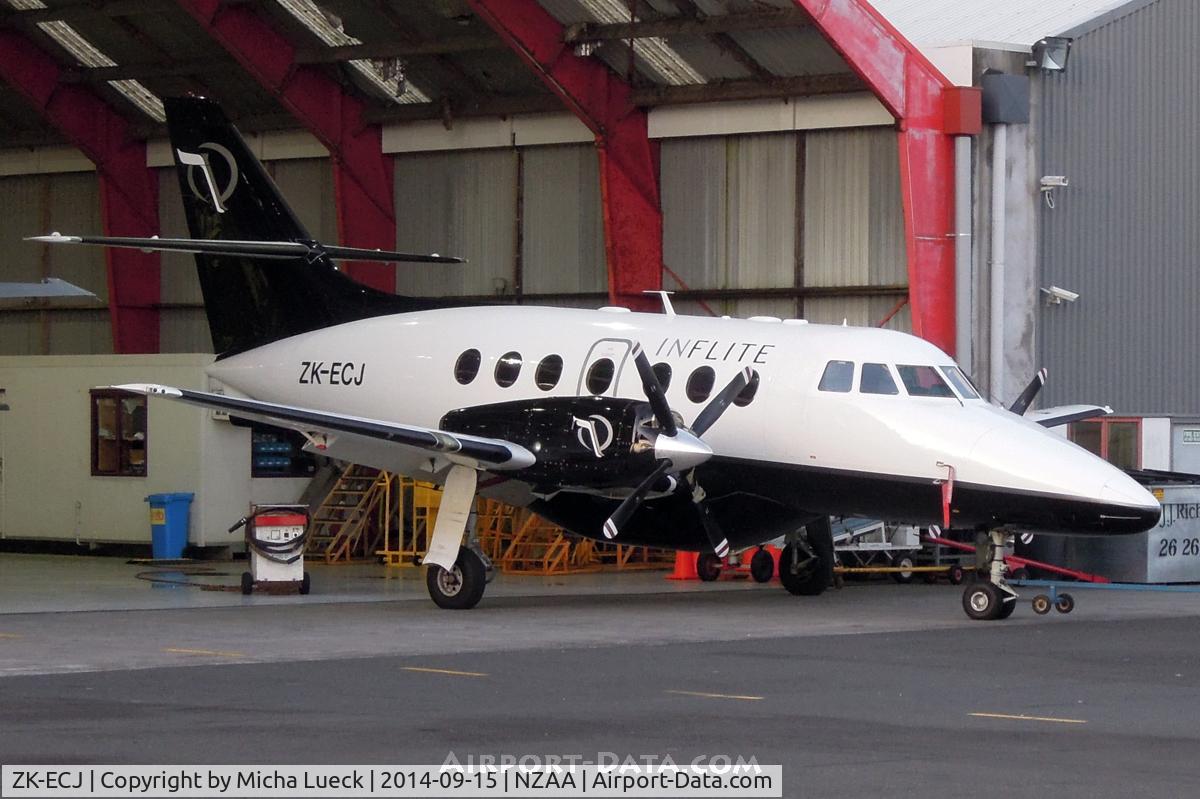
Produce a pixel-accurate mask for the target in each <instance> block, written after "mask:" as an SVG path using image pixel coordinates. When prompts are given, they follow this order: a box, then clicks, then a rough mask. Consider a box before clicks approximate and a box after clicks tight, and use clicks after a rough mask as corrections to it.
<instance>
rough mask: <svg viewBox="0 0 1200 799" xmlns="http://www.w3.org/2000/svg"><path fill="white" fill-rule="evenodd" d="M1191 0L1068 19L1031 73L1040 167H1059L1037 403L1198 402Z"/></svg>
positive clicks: (1175, 409) (1149, 406) (1198, 410)
mask: <svg viewBox="0 0 1200 799" xmlns="http://www.w3.org/2000/svg"><path fill="white" fill-rule="evenodd" d="M1197 40H1200V5H1198V4H1196V3H1195V2H1193V1H1192V0H1160V2H1157V3H1154V4H1152V5H1149V6H1146V7H1143V8H1141V9H1139V10H1137V11H1135V12H1134V13H1132V14H1127V15H1124V16H1117V17H1115V18H1108V19H1105V20H1103V24H1101V25H1100V26H1099V27H1097V28H1095V29H1094V30H1083V31H1078V32H1076V40H1075V44H1074V47H1073V49H1072V52H1071V60H1070V63H1069V66H1068V69H1067V71H1066V72H1065V73H1064V74H1060V75H1048V76H1045V77H1044V78H1043V79H1042V106H1041V115H1040V120H1039V121H1040V124H1041V131H1040V138H1041V146H1040V149H1041V169H1042V173H1043V174H1047V175H1066V176H1067V177H1068V178H1069V179H1070V181H1071V185H1070V187H1069V188H1067V189H1062V190H1059V191H1057V192H1055V200H1056V207H1055V208H1054V210H1049V209H1043V211H1042V225H1041V235H1040V243H1039V255H1040V261H1041V270H1042V285H1044V286H1048V285H1051V284H1055V285H1058V286H1061V287H1063V288H1068V289H1071V290H1072V291H1077V292H1079V294H1080V295H1081V296H1080V299H1079V301H1078V302H1075V303H1073V304H1063V305H1054V306H1044V305H1043V306H1042V308H1041V312H1040V331H1039V338H1040V350H1041V354H1042V359H1043V362H1044V364H1045V365H1046V366H1047V367H1048V368H1049V370H1050V381H1049V383H1048V384H1047V386H1046V395H1045V402H1047V403H1051V404H1055V403H1062V402H1076V401H1084V400H1090V401H1098V402H1104V403H1108V404H1110V405H1112V406H1113V407H1114V408H1115V409H1116V410H1117V412H1118V413H1130V414H1187V415H1197V414H1200V376H1198V363H1200V360H1198V356H1197V351H1196V343H1197V342H1198V341H1200V312H1198V311H1197V298H1198V297H1200V264H1198V263H1197V261H1198V260H1200V224H1198V223H1197V220H1198V219H1200V151H1198V150H1197V147H1196V131H1197V130H1200V94H1198V93H1197V92H1196V90H1195V86H1194V84H1193V83H1192V81H1191V78H1192V76H1194V75H1196V74H1198V73H1200V48H1197V47H1196V42H1197Z"/></svg>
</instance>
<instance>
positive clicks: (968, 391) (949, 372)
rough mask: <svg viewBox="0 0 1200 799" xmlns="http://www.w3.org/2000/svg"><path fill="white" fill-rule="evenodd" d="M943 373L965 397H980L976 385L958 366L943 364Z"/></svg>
mask: <svg viewBox="0 0 1200 799" xmlns="http://www.w3.org/2000/svg"><path fill="white" fill-rule="evenodd" d="M942 374H944V375H945V376H946V379H947V380H949V381H950V385H952V386H954V388H956V389H957V390H958V393H959V394H961V395H962V398H963V399H979V392H978V391H976V390H975V386H973V385H971V381H970V380H968V379H967V376H966V375H964V374H963V373H962V371H961V370H960V369H959V368H958V367H957V366H943V367H942Z"/></svg>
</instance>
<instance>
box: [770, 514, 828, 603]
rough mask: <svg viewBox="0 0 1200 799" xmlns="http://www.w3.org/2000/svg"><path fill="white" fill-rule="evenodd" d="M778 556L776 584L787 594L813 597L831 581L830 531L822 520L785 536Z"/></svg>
mask: <svg viewBox="0 0 1200 799" xmlns="http://www.w3.org/2000/svg"><path fill="white" fill-rule="evenodd" d="M785 540H786V541H787V543H786V544H785V545H784V547H783V552H782V553H781V554H780V556H779V582H780V583H782V584H783V587H784V588H785V589H787V591H788V593H789V594H794V595H795V596H816V595H817V594H820V593H821V592H822V591H824V590H825V589H826V588H827V587H828V586H829V584H830V582H832V580H833V558H834V555H833V529H832V528H831V527H830V525H829V517H828V516H822V517H821V518H820V519H817V520H816V521H814V522H810V523H809V524H806V525H805V526H804V534H803V536H802V535H801V533H800V531H799V530H797V531H795V532H792V533H789V534H788V535H787V538H786V539H785Z"/></svg>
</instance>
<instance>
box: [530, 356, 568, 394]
mask: <svg viewBox="0 0 1200 799" xmlns="http://www.w3.org/2000/svg"><path fill="white" fill-rule="evenodd" d="M562 368H563V359H562V358H560V357H559V356H557V355H547V356H546V357H545V358H542V362H541V363H539V364H538V368H537V371H536V372H534V373H533V382H534V383H536V384H537V387H538V388H540V389H541V390H542V391H549V390H550V389H552V388H554V387H555V386H557V385H558V379H559V378H560V377H562Z"/></svg>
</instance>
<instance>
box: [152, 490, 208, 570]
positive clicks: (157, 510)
mask: <svg viewBox="0 0 1200 799" xmlns="http://www.w3.org/2000/svg"><path fill="white" fill-rule="evenodd" d="M195 496H196V495H195V494H151V495H150V496H148V497H146V499H145V501H146V502H149V503H150V546H151V549H152V551H153V554H154V558H155V559H156V560H178V559H179V558H182V557H183V548H184V547H186V546H187V542H188V516H189V515H190V513H191V509H192V499H193V498H194V497H195Z"/></svg>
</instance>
